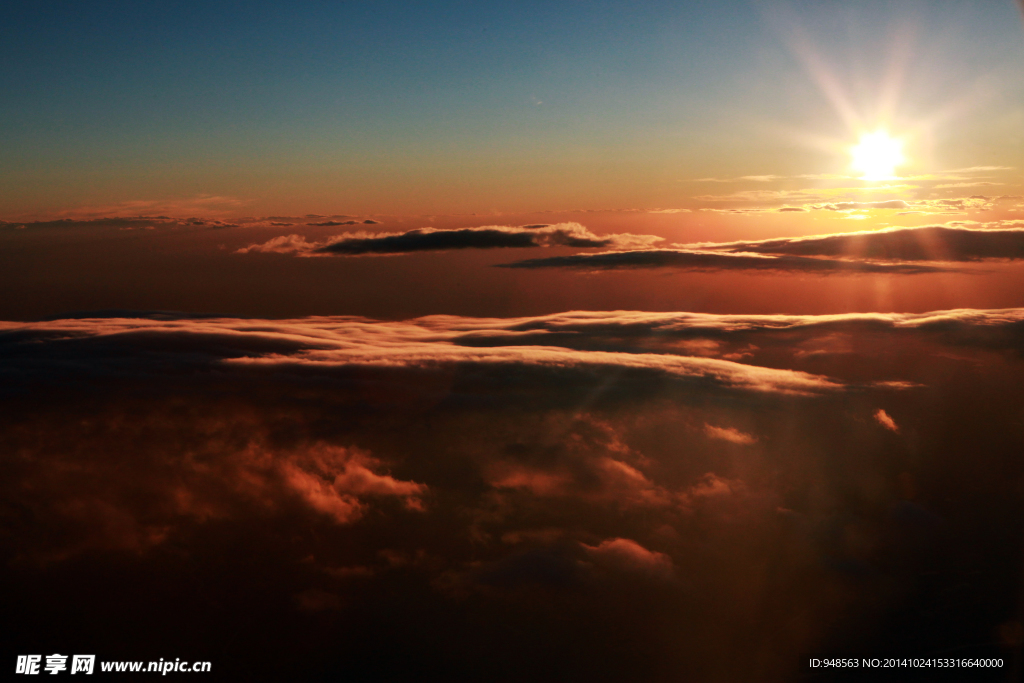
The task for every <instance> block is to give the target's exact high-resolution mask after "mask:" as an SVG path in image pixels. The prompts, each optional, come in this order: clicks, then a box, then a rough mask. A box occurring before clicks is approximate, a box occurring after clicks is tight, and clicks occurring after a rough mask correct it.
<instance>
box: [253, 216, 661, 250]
mask: <svg viewBox="0 0 1024 683" xmlns="http://www.w3.org/2000/svg"><path fill="white" fill-rule="evenodd" d="M317 225H327V224H325V223H318V224H317ZM661 239H662V238H660V237H655V236H653V235H630V234H619V235H605V236H598V235H595V234H594V233H592V232H590V231H589V230H587V229H586V228H585V227H583V226H582V225H580V224H579V223H558V224H556V225H526V226H521V227H509V226H488V227H480V228H458V229H451V230H441V229H435V228H420V229H418V230H410V231H408V232H403V233H366V232H359V233H348V234H344V235H339V236H336V237H332V238H330V239H328V240H325V241H323V242H308V241H306V239H305V238H304V237H301V236H299V235H282V236H281V237H275V238H274V239H272V240H269V241H267V242H264V243H262V244H252V245H250V246H248V247H245V248H243V249H239V250H238V253H240V254H248V253H256V252H263V253H277V254H296V255H300V256H366V255H372V254H408V253H412V252H421V251H450V250H454V249H516V248H519V249H521V248H528V247H577V248H594V247H629V246H640V245H649V244H653V243H654V242H658V241H660V240H661Z"/></svg>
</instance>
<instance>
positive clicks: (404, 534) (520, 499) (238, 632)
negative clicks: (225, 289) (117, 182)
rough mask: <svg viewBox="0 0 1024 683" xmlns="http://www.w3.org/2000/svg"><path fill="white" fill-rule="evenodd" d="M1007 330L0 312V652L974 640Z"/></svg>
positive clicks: (1002, 567) (572, 658)
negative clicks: (0, 600)
mask: <svg viewBox="0 0 1024 683" xmlns="http://www.w3.org/2000/svg"><path fill="white" fill-rule="evenodd" d="M1022 339H1024V311H1022V310H1020V309H1010V310H994V311H979V310H958V311H940V312H934V313H928V314H856V315H837V316H782V315H779V316H739V315H710V314H701V313H681V312H671V313H656V312H642V311H632V312H631V311H610V312H602V311H568V312H564V313H559V314H554V315H548V316H535V317H522V318H505V319H503V318H466V317H456V316H430V317H426V318H418V319H413V320H406V321H378V320H371V319H366V318H356V317H345V316H334V317H314V318H301V319H289V320H264V319H244V318H221V317H210V316H180V315H178V316H175V315H169V314H136V315H127V314H125V313H123V312H122V313H112V314H111V316H110V317H105V318H104V317H92V318H76V319H58V320H49V321H40V322H31V323H17V322H9V323H4V324H3V325H2V326H0V373H2V377H3V382H2V383H0V473H2V475H3V476H2V477H0V501H2V507H0V552H2V553H4V558H5V562H4V563H3V564H2V565H0V579H2V580H3V582H4V585H5V586H6V587H8V589H9V596H10V599H9V600H8V602H7V604H6V606H5V609H6V613H7V614H8V615H9V616H10V618H12V619H16V620H17V621H18V623H19V624H20V625H21V626H20V629H19V632H18V634H16V635H15V637H14V638H13V640H12V641H11V643H10V646H11V647H13V648H21V650H20V651H22V652H33V651H36V650H33V649H32V648H33V647H35V648H36V649H39V646H38V645H37V643H39V642H41V639H43V640H45V639H46V638H49V639H56V640H61V642H63V641H65V640H66V641H68V642H82V643H83V645H82V647H86V646H89V647H92V646H93V645H94V644H95V645H96V646H97V648H98V649H99V648H102V647H107V648H109V647H110V645H109V643H110V642H112V640H114V639H116V642H118V643H121V644H122V646H123V647H125V648H126V652H128V651H130V652H133V653H134V652H138V653H144V652H148V650H146V643H147V642H150V643H151V642H152V640H153V639H154V638H156V639H158V640H159V643H160V647H162V648H167V649H171V650H172V651H174V652H178V653H182V654H183V655H185V654H187V655H188V656H189V657H190V658H192V659H198V658H206V659H212V660H213V661H215V666H222V667H224V668H225V669H226V670H227V671H228V672H229V673H228V674H225V675H226V676H228V677H238V678H243V679H246V680H261V679H263V680H281V679H287V678H295V677H298V678H301V679H303V680H316V679H317V678H318V677H320V678H337V679H346V678H348V679H352V678H357V679H360V680H394V679H406V680H425V679H430V678H436V677H437V676H441V675H443V676H445V677H447V678H449V679H459V680H469V679H477V678H481V677H485V678H493V676H487V674H490V673H493V672H494V662H503V663H504V664H503V665H502V673H501V675H499V676H498V677H497V678H498V679H501V678H502V677H504V678H505V679H506V680H523V679H527V678H529V679H531V680H555V679H558V680H564V679H565V678H572V677H573V676H575V675H580V676H583V677H585V678H588V679H595V680H596V679H600V678H602V677H605V678H611V679H615V680H627V679H628V680H645V681H655V680H678V679H680V678H686V679H687V680H696V681H713V680H778V681H783V680H792V679H793V678H795V677H797V676H799V675H800V671H801V668H800V667H801V666H802V663H803V662H804V659H805V655H806V653H807V652H830V651H833V649H834V648H835V647H836V645H837V643H841V642H844V641H843V638H844V637H845V634H846V633H847V629H849V628H851V625H853V627H855V628H857V629H858V632H859V633H861V634H863V638H864V641H865V645H864V647H865V648H866V649H871V648H873V647H876V646H880V645H879V644H882V645H885V646H892V644H893V643H894V642H895V643H897V644H898V645H900V646H907V647H909V646H910V644H912V643H921V642H924V643H927V644H928V646H929V647H935V648H942V647H952V646H953V645H954V644H957V643H959V644H962V643H963V642H971V643H976V642H991V635H990V634H991V633H992V632H993V628H996V627H998V626H999V625H1000V624H1001V623H1003V622H1006V621H1008V620H1012V618H1013V615H1012V614H1010V615H1007V613H1006V604H1007V602H1006V599H1007V595H1010V594H1012V593H1013V587H1014V586H1016V585H1017V584H1016V583H1015V582H1016V581H1018V580H1019V576H1020V573H1021V563H1020V560H1019V559H1018V558H1016V557H1015V556H1014V557H1012V558H1011V557H1008V556H1007V553H1006V548H1014V547H1020V541H1021V540H1022V538H1024V528H1022V525H1021V524H1020V523H1019V521H1018V520H1020V519H1024V506H1022V504H1021V502H1020V500H1021V499H1020V496H1019V491H1020V486H1021V483H1022V482H1024V466H1022V465H1021V464H1020V459H1019V457H1018V455H1019V452H1020V445H1021V441H1020V439H1021V436H1022V432H1021V429H1020V405H1022V404H1024V389H1022V388H1021V387H1024V359H1022V354H1021V349H1022V348H1024V345H1022ZM965 454H970V457H965ZM982 531H983V532H984V533H981V532H982ZM975 575H982V576H984V577H985V580H984V581H977V582H975V581H965V579H964V576H975ZM949 595H955V599H953V600H951V599H949V598H948V597H947V596H949ZM75 614H86V615H88V619H76V618H75V617H74V615H75ZM751 614H757V615H758V617H757V619H754V620H751V617H750V615H751ZM892 623H896V624H898V625H899V627H900V631H899V633H896V634H895V635H894V634H892V633H891V632H890V631H889V630H888V625H889V624H892ZM622 624H629V625H630V628H629V629H625V630H623V628H622ZM225 632H230V633H232V634H233V638H232V639H225V638H224V637H223V634H224V633H225ZM90 634H92V635H90ZM96 634H99V635H96ZM982 634H989V635H988V636H986V637H988V638H989V639H990V640H988V641H986V640H984V639H982ZM975 636H976V638H975ZM737 638H739V643H737ZM968 638H971V639H968ZM211 643H214V644H215V645H216V648H217V649H216V652H213V651H212V650H210V649H209V648H210V647H211V645H210V644H211ZM76 647H77V646H76ZM984 647H987V648H989V649H991V650H994V651H996V652H997V654H998V652H999V651H1000V650H999V647H1000V646H998V645H986V646H984ZM25 648H28V649H25ZM396 648H399V649H400V650H401V652H402V653H403V654H404V655H405V656H403V657H401V658H396V657H394V656H392V655H393V653H394V652H395V650H396ZM982 650H983V652H982V651H979V652H980V653H981V654H984V653H987V652H988V650H985V649H984V648H982ZM257 652H258V653H261V656H260V657H255V655H254V653H257ZM751 652H755V653H757V656H756V657H754V656H750V657H748V656H741V655H742V654H743V653H747V654H749V653H751ZM972 652H974V651H973V650H972ZM194 653H195V654H194ZM204 653H211V654H209V655H205V656H203V655H204ZM106 656H111V657H112V656H113V655H112V654H110V655H106ZM126 656H127V655H126ZM137 656H141V657H145V656H148V655H142V654H140V655H137ZM159 656H161V655H160V654H154V656H153V658H156V657H159ZM162 656H166V652H164V653H163V655H162ZM979 656H980V655H979ZM218 657H219V658H220V659H217V658H218Z"/></svg>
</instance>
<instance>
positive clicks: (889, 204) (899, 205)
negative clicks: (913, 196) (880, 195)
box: [812, 199, 910, 211]
mask: <svg viewBox="0 0 1024 683" xmlns="http://www.w3.org/2000/svg"><path fill="white" fill-rule="evenodd" d="M812 208H815V209H825V210H828V211H852V210H855V209H909V208H910V205H909V204H907V203H906V202H905V201H903V200H902V199H890V200H888V201H884V202H836V203H833V204H821V205H818V206H814V207H812Z"/></svg>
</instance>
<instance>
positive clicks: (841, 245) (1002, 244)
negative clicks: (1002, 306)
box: [695, 221, 1024, 261]
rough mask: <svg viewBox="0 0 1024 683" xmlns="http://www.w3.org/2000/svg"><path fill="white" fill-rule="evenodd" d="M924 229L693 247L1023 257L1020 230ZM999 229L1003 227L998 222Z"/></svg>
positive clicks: (866, 255) (925, 257)
mask: <svg viewBox="0 0 1024 683" xmlns="http://www.w3.org/2000/svg"><path fill="white" fill-rule="evenodd" d="M956 223H960V224H964V223H965V222H958V221H954V222H953V223H951V224H950V226H942V225H929V226H922V227H918V228H888V229H885V230H875V231H866V232H853V233H839V234H834V235H815V236H811V237H792V238H781V239H770V240H760V241H757V242H733V243H722V244H700V245H695V246H697V247H699V248H700V249H702V250H716V249H717V250H722V251H727V252H731V253H738V254H743V253H751V252H752V253H758V254H785V255H789V256H825V257H838V258H856V259H886V260H890V259H891V260H899V261H977V260H983V259H1018V258H1022V257H1024V229H1020V228H1004V229H973V228H968V227H957V226H956V225H955V224H956ZM997 225H1002V223H1000V224H997Z"/></svg>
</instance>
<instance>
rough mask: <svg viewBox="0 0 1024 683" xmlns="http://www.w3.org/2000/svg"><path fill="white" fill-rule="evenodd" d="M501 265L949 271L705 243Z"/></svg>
mask: <svg viewBox="0 0 1024 683" xmlns="http://www.w3.org/2000/svg"><path fill="white" fill-rule="evenodd" d="M499 267H501V268H573V269H577V270H588V271H596V270H621V269H631V268H675V269H679V270H691V271H717V270H754V271H768V272H782V273H818V274H821V275H828V274H831V273H892V274H899V275H918V274H922V273H939V272H948V271H949V269H947V268H942V267H938V266H926V265H920V264H910V263H881V262H871V261H857V260H841V259H825V258H811V257H806V256H790V255H783V256H768V255H760V254H752V253H745V254H737V253H729V252H718V251H712V250H710V248H709V247H707V246H706V245H701V248H700V250H697V249H642V250H632V251H611V252H602V253H599V254H573V255H571V256H553V257H550V258H539V259H527V260H524V261H516V262H514V263H505V264H501V265H500V266H499Z"/></svg>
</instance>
